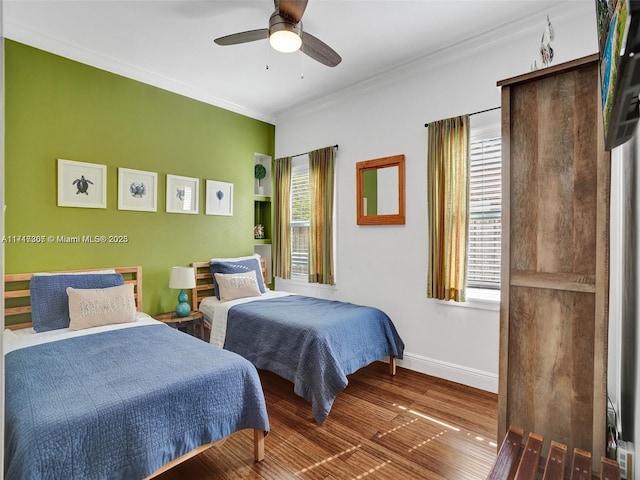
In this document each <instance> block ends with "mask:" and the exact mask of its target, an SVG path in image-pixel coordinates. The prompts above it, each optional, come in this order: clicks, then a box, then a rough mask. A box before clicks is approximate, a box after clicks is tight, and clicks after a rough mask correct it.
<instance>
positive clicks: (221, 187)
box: [205, 180, 233, 217]
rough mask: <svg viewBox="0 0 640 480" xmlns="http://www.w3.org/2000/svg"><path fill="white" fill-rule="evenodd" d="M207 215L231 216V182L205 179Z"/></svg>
mask: <svg viewBox="0 0 640 480" xmlns="http://www.w3.org/2000/svg"><path fill="white" fill-rule="evenodd" d="M205 213H206V214H207V215H226V216H229V217H231V216H233V183H227V182H218V181H217V180H207V205H206V210H205Z"/></svg>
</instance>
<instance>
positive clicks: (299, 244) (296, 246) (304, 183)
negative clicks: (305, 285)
mask: <svg viewBox="0 0 640 480" xmlns="http://www.w3.org/2000/svg"><path fill="white" fill-rule="evenodd" d="M310 214H311V186H310V184H309V167H308V163H306V164H305V165H300V166H296V165H295V164H294V166H293V169H292V172H291V278H297V279H299V280H304V281H307V280H308V278H309V277H308V276H309V219H310Z"/></svg>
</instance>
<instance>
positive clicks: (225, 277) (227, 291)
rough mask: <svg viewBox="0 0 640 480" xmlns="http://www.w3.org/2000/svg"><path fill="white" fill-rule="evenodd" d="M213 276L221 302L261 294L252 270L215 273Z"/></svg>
mask: <svg viewBox="0 0 640 480" xmlns="http://www.w3.org/2000/svg"><path fill="white" fill-rule="evenodd" d="M215 276H216V281H217V282H218V291H219V294H220V301H221V302H226V301H229V300H235V299H236V298H245V297H257V296H260V295H261V292H260V287H259V286H258V278H257V277H256V272H255V271H254V270H251V271H249V272H244V273H216V274H215Z"/></svg>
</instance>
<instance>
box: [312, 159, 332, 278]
mask: <svg viewBox="0 0 640 480" xmlns="http://www.w3.org/2000/svg"><path fill="white" fill-rule="evenodd" d="M334 177H335V150H334V147H326V148H321V149H319V150H315V151H313V152H309V182H310V184H311V219H310V221H309V282H310V283H322V284H327V285H334V284H335V278H334V274H333V190H334Z"/></svg>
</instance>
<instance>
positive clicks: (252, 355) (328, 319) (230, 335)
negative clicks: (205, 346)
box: [193, 256, 404, 424]
mask: <svg viewBox="0 0 640 480" xmlns="http://www.w3.org/2000/svg"><path fill="white" fill-rule="evenodd" d="M193 265H194V267H195V268H196V269H197V272H198V274H197V276H198V277H199V281H200V286H199V287H197V288H196V289H194V297H193V303H194V305H198V304H199V309H200V311H202V312H203V313H204V315H205V321H206V322H207V323H208V324H209V325H210V328H211V336H210V342H211V343H213V344H214V345H217V346H221V347H222V346H223V347H224V348H225V349H226V350H230V351H232V352H235V353H238V354H240V355H242V356H243V357H245V358H247V359H248V360H250V361H251V363H253V364H254V365H255V366H256V367H257V368H260V369H265V370H268V371H271V372H273V373H275V374H277V375H279V376H281V377H283V378H285V379H287V380H289V381H291V382H292V383H293V384H294V391H295V393H296V394H297V395H299V396H300V397H302V398H304V399H305V400H307V401H308V402H309V403H310V404H311V410H312V414H313V418H314V420H315V421H316V422H317V423H319V424H322V423H323V422H324V421H325V420H326V418H327V417H328V415H329V412H330V410H331V407H332V405H333V402H334V400H335V398H336V396H337V395H338V394H339V393H340V392H341V391H342V390H344V388H345V387H346V386H347V384H348V379H347V375H349V374H351V373H354V372H355V371H356V370H358V369H360V368H362V367H364V366H366V365H368V364H370V363H371V362H373V361H375V360H379V359H381V358H383V357H386V356H389V358H390V364H391V365H392V373H395V367H394V366H395V358H402V355H403V350H404V344H403V342H402V340H401V339H400V336H399V335H398V332H397V331H396V328H395V326H394V324H393V322H392V321H391V319H390V318H389V317H388V316H387V315H386V314H385V313H384V312H383V311H381V310H379V309H377V308H374V307H368V306H362V305H354V304H352V303H346V302H338V301H332V300H325V299H320V298H315V297H308V296H303V295H294V294H290V293H287V292H273V291H269V290H267V289H266V287H265V285H264V279H263V269H262V268H261V265H260V259H259V258H258V257H255V256H253V257H240V258H236V259H212V260H211V261H210V262H195V263H194V264H193ZM209 279H212V280H213V287H214V292H215V295H213V296H212V295H209V296H202V295H200V293H201V292H202V291H205V290H206V287H207V286H208V285H209V286H210V285H211V284H210V283H208V281H209Z"/></svg>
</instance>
